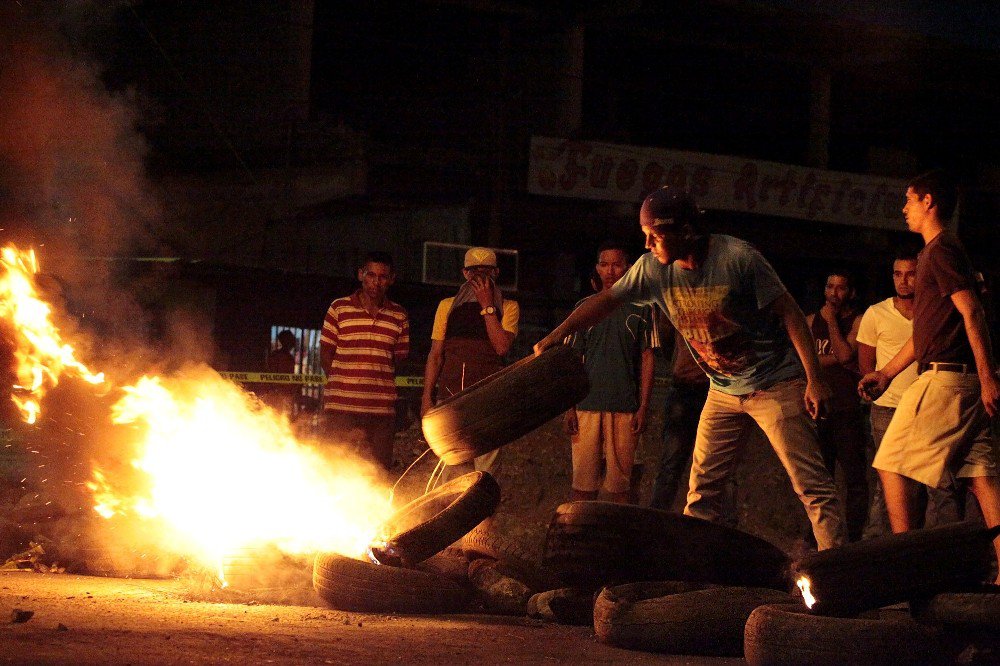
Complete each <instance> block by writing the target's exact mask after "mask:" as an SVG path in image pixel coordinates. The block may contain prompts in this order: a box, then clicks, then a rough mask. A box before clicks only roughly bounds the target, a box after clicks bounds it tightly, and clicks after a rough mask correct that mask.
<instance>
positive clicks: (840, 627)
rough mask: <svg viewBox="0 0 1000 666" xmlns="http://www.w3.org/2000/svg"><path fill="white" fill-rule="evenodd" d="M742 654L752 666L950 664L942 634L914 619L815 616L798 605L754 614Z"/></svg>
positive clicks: (772, 607) (778, 606)
mask: <svg viewBox="0 0 1000 666" xmlns="http://www.w3.org/2000/svg"><path fill="white" fill-rule="evenodd" d="M743 653H744V657H745V658H746V660H747V663H748V664H752V665H759V666H765V665H766V666H785V665H787V666H802V665H803V664H809V665H810V666H827V665H830V666H832V665H834V664H885V665H886V666H888V665H890V664H934V663H946V662H944V658H945V655H944V654H943V650H942V645H941V642H940V640H939V632H937V631H935V630H933V629H930V628H928V627H924V626H921V625H920V624H918V623H916V622H914V621H912V620H910V619H905V620H895V619H894V620H882V619H877V620H872V619H862V618H845V617H827V616H823V615H812V614H810V612H809V610H808V609H807V608H806V607H805V606H803V605H802V604H800V603H797V604H774V605H766V606H761V607H759V608H757V609H756V610H755V611H754V612H753V613H751V614H750V617H749V618H748V619H747V624H746V629H745V632H744V639H743Z"/></svg>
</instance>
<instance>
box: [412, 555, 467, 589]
mask: <svg viewBox="0 0 1000 666" xmlns="http://www.w3.org/2000/svg"><path fill="white" fill-rule="evenodd" d="M416 568H417V570H418V571H426V572H428V573H432V574H435V575H437V576H441V577H443V578H447V579H448V580H453V581H455V582H456V583H459V584H461V585H468V584H469V560H467V559H466V558H465V553H463V552H462V551H461V550H459V549H457V548H451V547H449V548H445V549H444V550H442V551H441V552H440V553H437V554H435V555H431V556H430V557H428V558H427V559H426V560H424V561H423V562H421V563H420V564H418V565H417V567H416Z"/></svg>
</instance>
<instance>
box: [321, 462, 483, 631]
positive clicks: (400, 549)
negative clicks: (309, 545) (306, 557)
mask: <svg viewBox="0 0 1000 666" xmlns="http://www.w3.org/2000/svg"><path fill="white" fill-rule="evenodd" d="M499 502H500V487H499V486H498V485H497V482H496V481H495V480H494V479H493V477H492V476H490V475H489V474H487V473H486V472H473V473H471V474H465V475H463V476H460V477H458V478H457V479H454V480H452V481H449V482H448V483H445V484H444V485H442V486H440V487H438V488H436V489H435V490H432V491H431V492H429V493H427V494H425V495H422V496H421V497H418V498H417V499H415V500H414V501H412V502H410V503H409V504H407V505H405V506H403V507H402V508H401V509H399V511H397V512H396V513H395V514H393V516H392V517H391V518H390V519H389V521H388V522H387V523H386V525H385V532H386V533H387V534H389V535H390V536H389V538H388V540H387V541H386V542H385V543H384V544H377V545H373V547H372V548H371V557H370V559H369V561H362V560H358V559H354V558H351V557H346V556H344V555H340V554H338V553H320V554H319V555H317V556H316V562H315V564H314V566H313V587H314V588H315V589H316V592H317V593H318V594H319V596H320V597H321V598H322V599H323V600H324V601H325V602H326V603H327V604H328V605H329V606H331V607H332V608H337V609H340V610H349V611H365V612H386V613H389V612H391V613H452V612H458V611H461V610H464V609H465V608H466V607H467V606H468V604H469V600H470V590H469V588H468V586H467V585H463V584H462V583H461V582H459V581H457V580H455V579H454V578H456V577H457V576H453V577H449V576H447V575H445V574H446V572H445V571H444V570H441V569H442V567H440V566H439V567H434V566H427V565H424V563H425V562H426V561H427V560H429V559H430V558H432V556H438V554H439V553H442V551H445V550H446V549H447V548H448V547H449V546H450V545H451V544H452V543H454V542H455V541H456V540H457V539H460V538H461V537H462V536H463V535H465V534H466V533H468V532H469V531H471V530H472V529H473V528H475V527H476V526H477V525H478V524H479V523H481V522H482V521H483V520H484V519H485V518H488V517H489V516H491V515H493V512H494V511H495V510H496V507H497V505H498V504H499ZM450 559H454V558H453V557H451V556H450V553H449V554H446V555H441V556H438V560H439V564H440V563H441V562H440V561H441V560H445V561H447V560H450ZM421 565H424V566H421ZM456 570H457V571H459V572H460V573H461V574H465V571H464V570H463V569H462V568H461V567H457V569H456ZM463 577H464V575H463Z"/></svg>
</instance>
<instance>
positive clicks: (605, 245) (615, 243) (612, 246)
mask: <svg viewBox="0 0 1000 666" xmlns="http://www.w3.org/2000/svg"><path fill="white" fill-rule="evenodd" d="M605 250H618V251H619V252H621V253H622V254H623V255H625V261H630V260H631V259H632V257H631V255H630V254H629V251H628V248H627V247H625V243H623V242H622V241H620V240H618V239H615V238H609V239H607V240H605V241H602V242H601V244H600V245H598V246H597V258H598V260H600V258H601V252H604V251H605Z"/></svg>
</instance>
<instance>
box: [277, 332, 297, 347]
mask: <svg viewBox="0 0 1000 666" xmlns="http://www.w3.org/2000/svg"><path fill="white" fill-rule="evenodd" d="M278 342H280V343H281V347H282V348H283V349H287V348H289V347H294V346H295V345H296V344H298V340H297V339H296V338H295V334H294V333H292V332H291V331H289V330H288V329H287V328H286V329H285V330H283V331H282V332H281V333H278Z"/></svg>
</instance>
